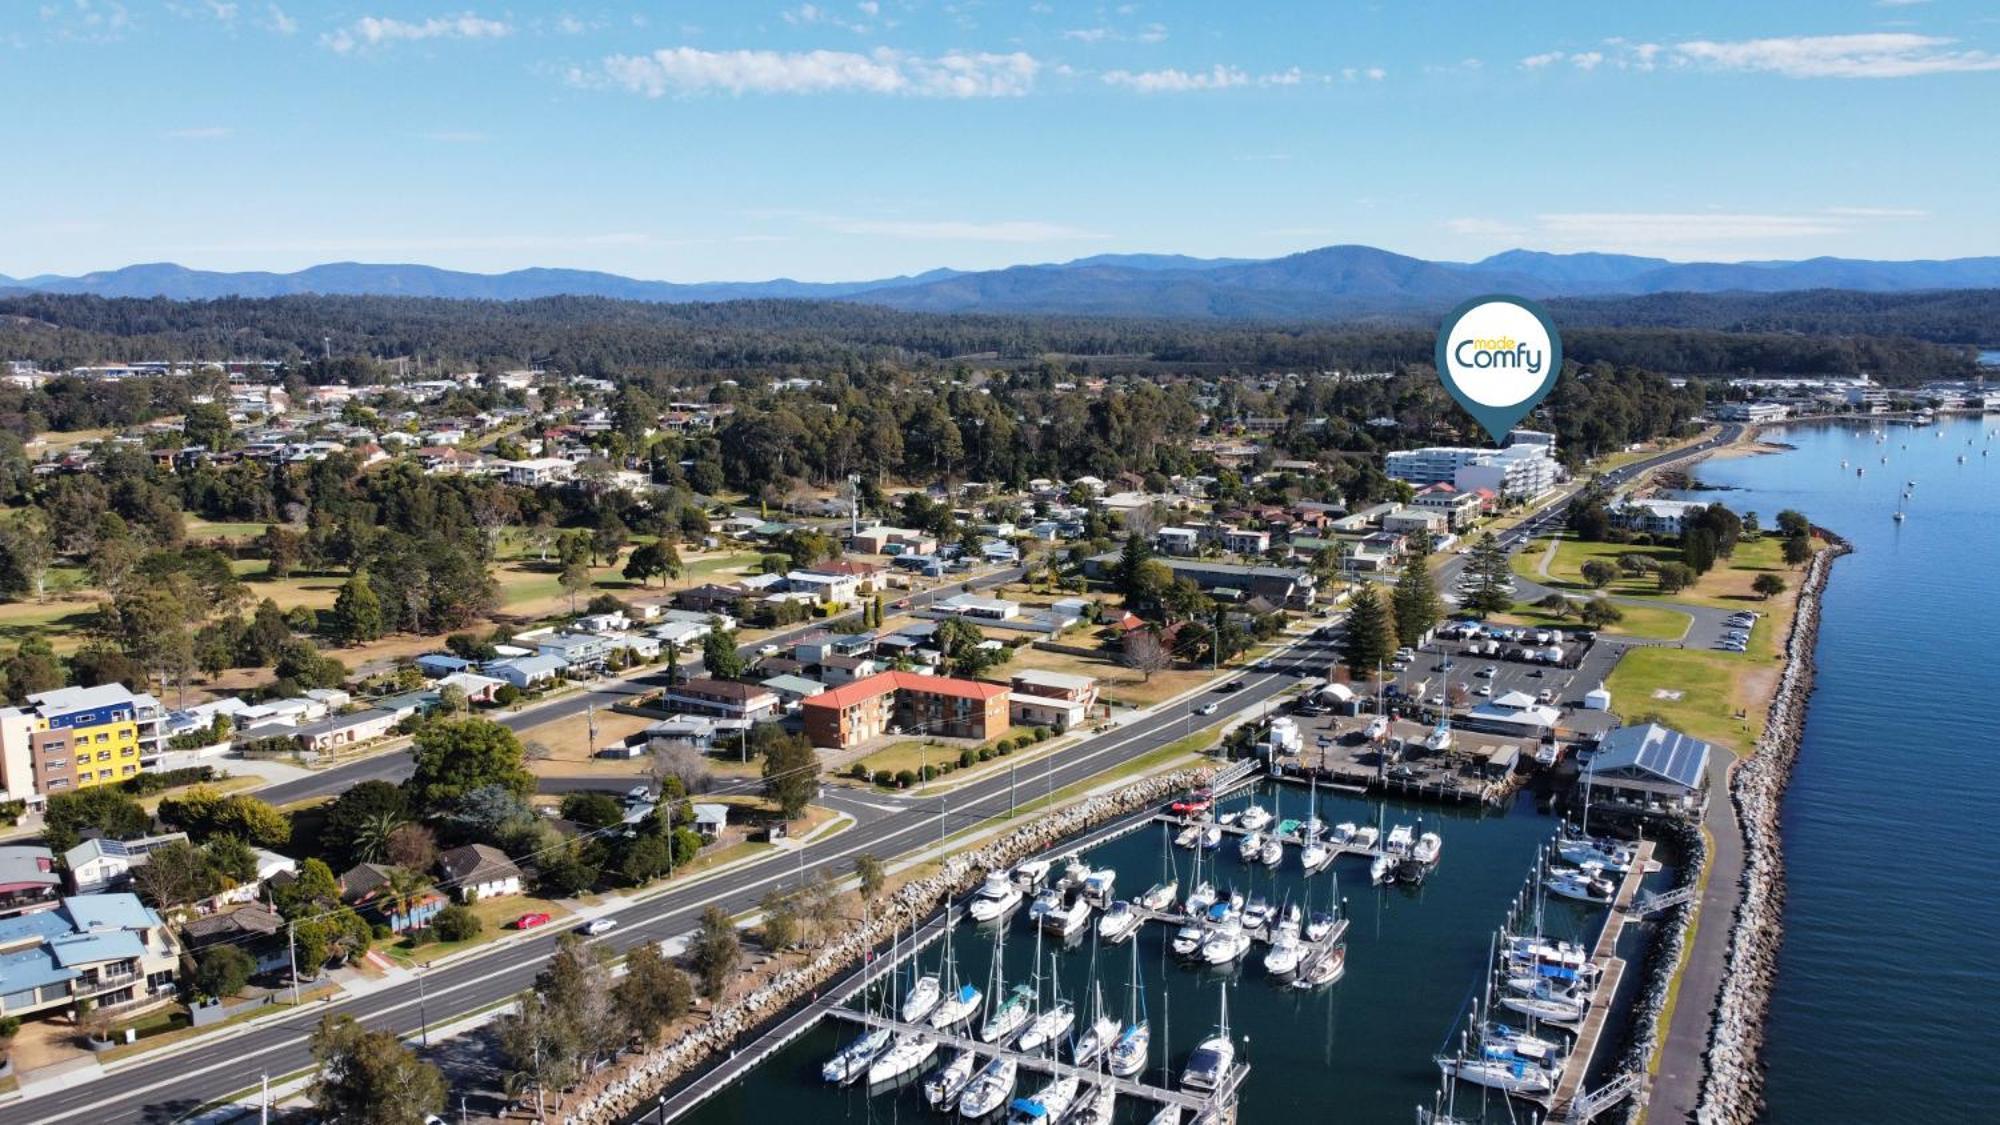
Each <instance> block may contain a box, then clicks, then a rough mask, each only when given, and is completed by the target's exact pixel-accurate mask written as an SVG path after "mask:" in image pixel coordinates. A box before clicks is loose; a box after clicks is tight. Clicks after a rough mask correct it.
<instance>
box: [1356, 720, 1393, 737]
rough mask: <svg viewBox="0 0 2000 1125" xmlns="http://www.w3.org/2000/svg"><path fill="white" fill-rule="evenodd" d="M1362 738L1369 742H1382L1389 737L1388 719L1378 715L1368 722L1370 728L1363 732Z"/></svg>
mask: <svg viewBox="0 0 2000 1125" xmlns="http://www.w3.org/2000/svg"><path fill="white" fill-rule="evenodd" d="M1361 737H1362V738H1364V739H1366V740H1367V741H1369V742H1380V741H1382V740H1383V739H1385V738H1387V737H1389V720H1388V718H1387V717H1386V716H1382V715H1377V716H1375V717H1374V718H1373V719H1370V720H1368V727H1367V729H1365V730H1363V731H1362V732H1361Z"/></svg>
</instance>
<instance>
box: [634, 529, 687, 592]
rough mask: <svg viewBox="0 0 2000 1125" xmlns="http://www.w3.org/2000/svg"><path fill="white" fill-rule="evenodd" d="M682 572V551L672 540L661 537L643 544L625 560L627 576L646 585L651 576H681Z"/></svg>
mask: <svg viewBox="0 0 2000 1125" xmlns="http://www.w3.org/2000/svg"><path fill="white" fill-rule="evenodd" d="M680 574H681V557H680V552H679V551H677V550H675V549H674V545H673V543H672V542H670V541H668V540H665V539H660V540H656V541H654V542H652V543H647V544H643V545H642V546H640V547H638V548H637V549H635V550H634V551H633V552H632V557H631V558H629V559H626V560H625V577H626V578H629V579H631V580H632V581H634V582H637V583H639V585H641V586H644V585H645V584H646V580H647V579H650V578H658V577H665V578H679V577H680Z"/></svg>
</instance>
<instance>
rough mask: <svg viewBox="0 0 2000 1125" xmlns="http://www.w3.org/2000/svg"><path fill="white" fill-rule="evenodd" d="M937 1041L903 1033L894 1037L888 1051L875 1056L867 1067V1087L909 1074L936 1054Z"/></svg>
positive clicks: (923, 1036)
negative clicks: (894, 1039)
mask: <svg viewBox="0 0 2000 1125" xmlns="http://www.w3.org/2000/svg"><path fill="white" fill-rule="evenodd" d="M937 1051H938V1041H937V1040H936V1039H935V1038H933V1037H931V1036H929V1035H920V1034H915V1033H911V1032H905V1033H904V1034H902V1035H898V1036H897V1037H896V1041H895V1042H894V1043H891V1044H890V1045H889V1049H888V1050H886V1051H884V1052H882V1053H881V1054H879V1055H877V1056H875V1061H874V1062H872V1063H870V1064H869V1065H868V1085H870V1086H871V1087H872V1086H881V1085H885V1084H887V1083H890V1082H894V1081H896V1080H897V1079H898V1078H901V1077H903V1076H904V1075H906V1074H909V1073H911V1072H913V1071H915V1070H917V1069H918V1068H920V1067H922V1066H923V1065H924V1064H925V1063H927V1062H929V1061H931V1058H932V1057H933V1056H934V1055H936V1054H937Z"/></svg>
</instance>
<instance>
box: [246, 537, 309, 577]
mask: <svg viewBox="0 0 2000 1125" xmlns="http://www.w3.org/2000/svg"><path fill="white" fill-rule="evenodd" d="M257 546H258V548H259V549H260V550H262V551H263V552H264V576H265V577H266V578H274V579H276V578H290V577H291V576H292V571H294V570H296V569H298V565H299V559H300V557H301V556H302V555H303V554H304V552H305V538H304V537H303V536H301V535H300V534H299V533H298V532H296V531H293V530H292V529H290V528H288V527H285V526H283V525H282V524H275V523H274V524H272V525H271V526H269V527H267V528H265V529H264V534H262V535H260V536H258V537H257Z"/></svg>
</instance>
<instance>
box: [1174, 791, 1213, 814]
mask: <svg viewBox="0 0 2000 1125" xmlns="http://www.w3.org/2000/svg"><path fill="white" fill-rule="evenodd" d="M1214 804H1215V794H1213V793H1211V792H1209V791H1208V790H1206V789H1190V790H1188V792H1187V793H1186V795H1184V796H1182V797H1181V798H1180V799H1179V800H1177V801H1175V802H1174V803H1173V804H1172V805H1170V806H1168V807H1169V808H1171V809H1172V810H1173V812H1174V815H1176V816H1205V815H1207V813H1208V810H1209V807H1210V806H1212V805H1214Z"/></svg>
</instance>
